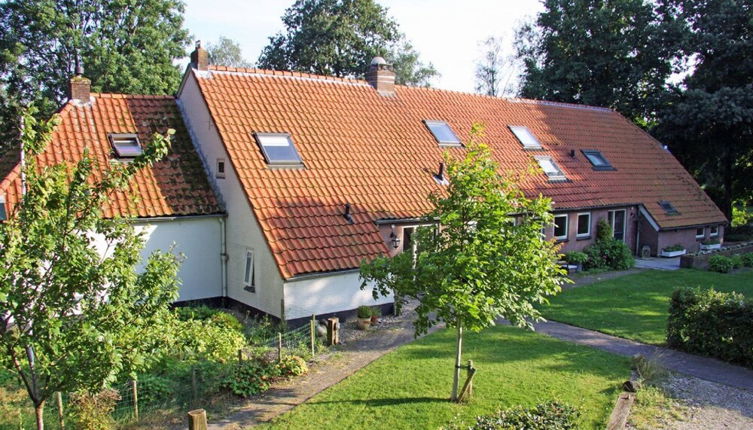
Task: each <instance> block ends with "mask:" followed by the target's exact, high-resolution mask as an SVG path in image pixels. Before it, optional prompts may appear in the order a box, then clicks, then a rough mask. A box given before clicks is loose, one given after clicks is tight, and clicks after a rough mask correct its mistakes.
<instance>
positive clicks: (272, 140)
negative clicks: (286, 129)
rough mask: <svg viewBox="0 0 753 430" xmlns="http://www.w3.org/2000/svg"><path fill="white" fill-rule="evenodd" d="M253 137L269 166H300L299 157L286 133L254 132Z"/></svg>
mask: <svg viewBox="0 0 753 430" xmlns="http://www.w3.org/2000/svg"><path fill="white" fill-rule="evenodd" d="M254 138H256V142H257V143H258V144H259V147H260V148H261V152H262V153H263V154H264V159H265V160H266V161H267V164H269V165H271V166H290V167H295V166H300V165H302V164H303V163H302V162H301V157H300V156H299V155H298V151H296V150H295V145H293V139H291V138H290V135H289V134H287V133H254Z"/></svg>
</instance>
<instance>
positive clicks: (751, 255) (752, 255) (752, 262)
mask: <svg viewBox="0 0 753 430" xmlns="http://www.w3.org/2000/svg"><path fill="white" fill-rule="evenodd" d="M740 258H742V261H743V266H745V267H753V252H748V253H747V254H743V255H742V256H741V257H740Z"/></svg>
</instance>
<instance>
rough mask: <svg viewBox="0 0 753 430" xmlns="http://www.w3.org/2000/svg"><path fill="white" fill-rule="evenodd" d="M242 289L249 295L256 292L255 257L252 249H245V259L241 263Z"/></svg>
mask: <svg viewBox="0 0 753 430" xmlns="http://www.w3.org/2000/svg"><path fill="white" fill-rule="evenodd" d="M249 261H250V262H251V264H250V265H249ZM243 289H244V290H246V291H248V292H251V293H255V292H256V255H254V250H253V249H246V258H245V259H244V263H243Z"/></svg>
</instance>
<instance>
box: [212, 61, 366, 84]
mask: <svg viewBox="0 0 753 430" xmlns="http://www.w3.org/2000/svg"><path fill="white" fill-rule="evenodd" d="M209 71H211V72H224V73H237V74H243V75H256V76H259V75H260V76H276V77H284V78H300V79H307V80H317V81H332V82H341V83H346V84H359V85H368V83H367V82H366V81H365V80H363V79H356V78H342V77H338V76H327V75H316V74H313V73H306V72H297V71H289V70H269V69H258V68H249V67H229V66H216V65H210V66H209Z"/></svg>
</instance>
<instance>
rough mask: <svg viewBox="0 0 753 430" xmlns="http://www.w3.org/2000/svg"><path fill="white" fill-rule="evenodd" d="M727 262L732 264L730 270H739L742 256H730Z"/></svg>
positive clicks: (741, 265)
mask: <svg viewBox="0 0 753 430" xmlns="http://www.w3.org/2000/svg"><path fill="white" fill-rule="evenodd" d="M729 260H730V261H731V262H732V268H733V269H739V268H741V267H743V256H742V255H739V254H736V255H731V256H730V257H729Z"/></svg>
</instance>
